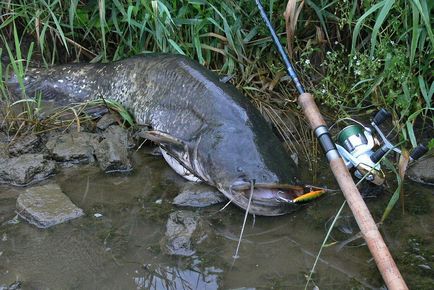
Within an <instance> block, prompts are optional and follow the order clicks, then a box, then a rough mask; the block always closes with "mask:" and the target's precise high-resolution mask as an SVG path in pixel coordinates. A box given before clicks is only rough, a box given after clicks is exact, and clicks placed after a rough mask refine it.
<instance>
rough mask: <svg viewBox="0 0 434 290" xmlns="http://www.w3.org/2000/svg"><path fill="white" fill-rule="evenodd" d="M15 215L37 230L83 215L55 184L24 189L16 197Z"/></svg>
mask: <svg viewBox="0 0 434 290" xmlns="http://www.w3.org/2000/svg"><path fill="white" fill-rule="evenodd" d="M17 213H18V215H19V216H20V217H22V218H23V219H25V220H26V221H28V222H29V223H31V224H33V225H35V226H37V227H38V228H48V227H51V226H54V225H57V224H60V223H63V222H66V221H68V220H71V219H75V218H78V217H80V216H82V215H83V214H84V213H83V210H82V209H81V208H78V207H77V206H75V205H74V204H73V203H72V202H71V200H70V199H69V198H68V197H67V196H66V195H65V194H64V193H63V192H62V190H61V189H60V187H59V186H58V185H57V184H55V183H50V184H45V185H41V186H35V187H31V188H28V189H26V190H25V192H24V193H22V194H20V195H19V196H18V199H17Z"/></svg>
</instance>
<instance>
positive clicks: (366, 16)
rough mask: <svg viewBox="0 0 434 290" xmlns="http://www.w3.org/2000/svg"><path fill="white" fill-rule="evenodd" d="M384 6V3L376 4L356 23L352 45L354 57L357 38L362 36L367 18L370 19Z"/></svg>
mask: <svg viewBox="0 0 434 290" xmlns="http://www.w3.org/2000/svg"><path fill="white" fill-rule="evenodd" d="M383 6H384V1H382V2H380V3H377V4H375V5H374V6H372V7H371V8H370V9H368V11H366V12H365V13H364V14H363V15H362V16H361V17H360V18H359V19H358V20H357V23H356V26H355V27H354V32H353V40H352V43H351V54H352V55H354V54H355V51H356V42H357V37H358V36H359V34H360V31H361V28H362V25H363V24H364V23H365V20H366V18H368V17H369V16H370V15H371V14H372V13H374V12H375V11H377V10H378V9H380V8H381V7H383Z"/></svg>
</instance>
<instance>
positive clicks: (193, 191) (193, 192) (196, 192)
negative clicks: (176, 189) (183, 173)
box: [172, 182, 227, 207]
mask: <svg viewBox="0 0 434 290" xmlns="http://www.w3.org/2000/svg"><path fill="white" fill-rule="evenodd" d="M226 200H227V198H226V197H225V196H224V195H223V194H222V193H221V192H220V191H218V190H217V189H216V188H214V187H211V186H209V185H206V184H201V183H194V182H186V184H185V186H184V187H183V188H182V190H181V193H180V194H178V195H177V196H176V197H175V198H174V200H173V202H172V203H173V204H174V205H178V206H192V207H206V206H210V205H213V204H217V203H221V202H224V201H226Z"/></svg>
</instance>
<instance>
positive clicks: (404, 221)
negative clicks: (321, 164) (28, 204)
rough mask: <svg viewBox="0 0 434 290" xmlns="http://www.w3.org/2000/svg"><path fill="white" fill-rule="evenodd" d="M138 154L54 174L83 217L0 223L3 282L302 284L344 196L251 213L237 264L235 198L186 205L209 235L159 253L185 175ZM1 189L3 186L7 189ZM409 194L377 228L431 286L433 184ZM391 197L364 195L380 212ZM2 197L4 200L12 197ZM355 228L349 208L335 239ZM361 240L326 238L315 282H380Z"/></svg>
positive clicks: (420, 281) (413, 274) (347, 285)
mask: <svg viewBox="0 0 434 290" xmlns="http://www.w3.org/2000/svg"><path fill="white" fill-rule="evenodd" d="M135 163H136V167H135V170H134V172H133V173H131V174H129V175H106V174H104V173H101V172H100V171H99V169H98V168H96V167H92V166H88V167H81V168H69V169H66V170H64V171H63V172H62V173H61V174H59V175H58V176H56V177H55V180H56V182H58V183H59V184H60V186H61V188H62V189H63V191H64V192H65V193H66V194H67V195H68V196H69V197H70V198H71V200H72V201H73V202H74V203H75V204H77V205H78V206H80V207H81V208H83V209H84V211H85V212H86V217H84V218H80V219H77V220H74V221H72V222H69V223H66V224H61V225H58V226H55V227H53V228H51V229H48V230H40V229H36V228H35V227H33V226H31V225H28V224H26V223H25V222H21V223H18V224H3V225H2V226H1V227H0V238H1V239H0V285H1V284H10V283H12V282H13V281H16V280H19V281H23V284H22V285H23V287H24V288H25V289H46V288H51V289H70V288H75V289H217V288H221V289H228V288H239V287H250V288H259V289H270V288H274V289H303V288H304V284H305V282H306V274H307V273H308V272H309V270H310V268H311V266H312V264H313V261H314V257H315V255H316V253H317V251H318V249H319V247H320V245H321V243H322V240H323V237H324V235H325V232H326V225H327V224H328V223H329V222H328V221H329V219H330V218H331V217H332V216H333V215H334V214H335V212H336V211H337V209H338V208H339V206H340V205H341V203H342V201H343V199H342V197H341V196H340V194H331V195H328V196H326V197H325V198H323V199H322V200H321V201H319V202H316V203H313V204H311V205H310V206H308V207H306V208H305V209H302V210H301V211H299V212H297V213H296V214H293V215H287V216H283V217H277V218H261V217H257V218H256V219H255V220H254V223H253V219H249V221H248V225H247V227H246V230H245V236H244V240H243V242H242V244H241V248H240V253H239V254H240V258H239V259H238V260H237V261H235V263H234V264H233V258H232V256H233V254H234V251H235V248H236V244H237V239H238V235H239V232H240V227H241V224H242V220H243V214H244V212H242V211H241V210H239V209H238V208H235V207H232V206H229V207H227V208H226V209H225V210H223V211H221V212H220V211H219V209H220V208H221V206H215V207H209V208H204V209H188V210H193V211H197V212H199V213H200V216H201V217H202V218H203V219H204V220H205V221H206V222H207V225H209V228H210V229H211V231H212V235H210V236H209V238H208V241H207V243H206V245H205V246H202V247H198V248H197V249H196V254H195V255H194V256H193V257H188V258H185V257H171V256H167V255H164V254H162V253H161V250H160V240H161V239H162V237H163V236H164V233H165V226H166V222H167V218H168V216H169V214H170V213H171V212H173V211H175V210H178V208H176V207H173V206H172V205H171V204H170V201H171V199H172V198H173V196H175V195H176V193H177V190H178V188H179V186H180V185H181V184H182V183H183V182H184V181H183V180H182V179H181V178H180V177H178V176H177V175H176V174H175V173H173V172H172V170H171V169H170V168H168V166H167V165H166V164H165V163H164V161H163V160H162V159H160V158H158V157H153V156H149V155H145V154H143V152H139V153H137V154H135ZM326 171H327V170H325V172H326ZM327 180H332V178H331V177H330V176H320V178H319V181H318V182H319V183H325V181H327ZM0 190H2V191H3V192H4V194H6V192H8V191H10V190H12V189H8V188H6V187H3V188H0ZM407 194H408V196H407V197H406V209H407V211H406V212H405V213H404V214H402V213H401V212H400V210H398V209H396V210H395V211H394V212H393V214H392V216H391V217H390V218H389V220H388V222H387V223H386V225H384V226H383V228H382V230H383V234H384V236H385V239H386V240H387V243H388V245H389V246H390V248H391V250H392V252H393V253H394V256H395V257H396V260H397V262H398V265H399V267H400V268H401V269H404V271H405V272H404V275H405V276H406V279H407V281H409V282H410V283H412V284H413V285H411V284H410V283H409V284H410V286H413V288H414V289H424V288H425V289H434V287H433V288H427V287H429V285H430V284H429V283H430V281H431V282H432V280H430V277H433V278H434V276H433V275H434V274H433V270H432V267H433V264H432V263H433V260H434V256H433V255H434V246H433V245H434V242H433V234H432V230H433V229H434V218H433V217H434V216H433V213H432V212H433V211H432V209H431V203H432V201H433V194H432V188H431V189H430V188H427V187H421V186H416V185H414V184H412V185H411V186H407ZM388 199H389V195H387V196H383V197H380V198H379V199H376V200H373V201H369V207H370V208H371V209H372V211H373V213H374V215H375V216H376V219H377V220H378V218H379V217H380V216H381V212H382V209H384V207H385V205H386V204H387V201H388ZM0 203H3V205H2V206H3V207H5V208H10V204H9V203H11V199H1V200H0ZM99 215H101V216H99ZM355 233H357V227H356V226H355V223H354V221H353V220H352V218H351V215H350V213H349V211H348V210H347V211H346V212H345V214H344V216H343V218H342V219H341V220H339V222H338V227H337V229H336V230H334V232H333V239H334V240H336V241H343V240H345V239H348V238H349V237H351V236H352V235H354V234H355ZM361 244H362V241H361V240H356V241H354V242H351V243H349V245H348V246H346V247H343V248H342V249H341V250H340V251H337V249H338V246H337V245H333V246H330V247H328V248H326V249H325V250H324V252H323V255H322V256H321V261H320V263H319V264H318V267H317V271H316V273H315V274H314V276H313V278H314V282H315V284H316V285H318V287H319V288H320V289H351V288H357V289H371V288H378V287H381V286H382V280H381V278H380V276H379V274H378V273H377V271H376V268H375V265H374V263H373V261H372V260H371V256H370V254H369V252H368V250H367V248H366V247H365V246H363V245H361ZM417 256H419V258H417ZM417 259H419V261H418V260H417ZM430 267H431V268H430ZM429 268H430V269H429ZM415 286H416V287H415ZM419 286H420V287H419ZM433 286H434V284H433ZM312 288H313V284H312V285H311V286H310V287H309V289H312Z"/></svg>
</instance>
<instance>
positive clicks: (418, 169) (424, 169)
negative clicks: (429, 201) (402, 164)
mask: <svg viewBox="0 0 434 290" xmlns="http://www.w3.org/2000/svg"><path fill="white" fill-rule="evenodd" d="M407 176H408V177H409V178H410V179H411V180H413V181H416V182H420V183H423V184H429V185H434V156H430V157H428V158H425V159H423V160H418V161H417V162H415V163H414V164H413V165H412V166H411V167H410V168H408V169H407Z"/></svg>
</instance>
